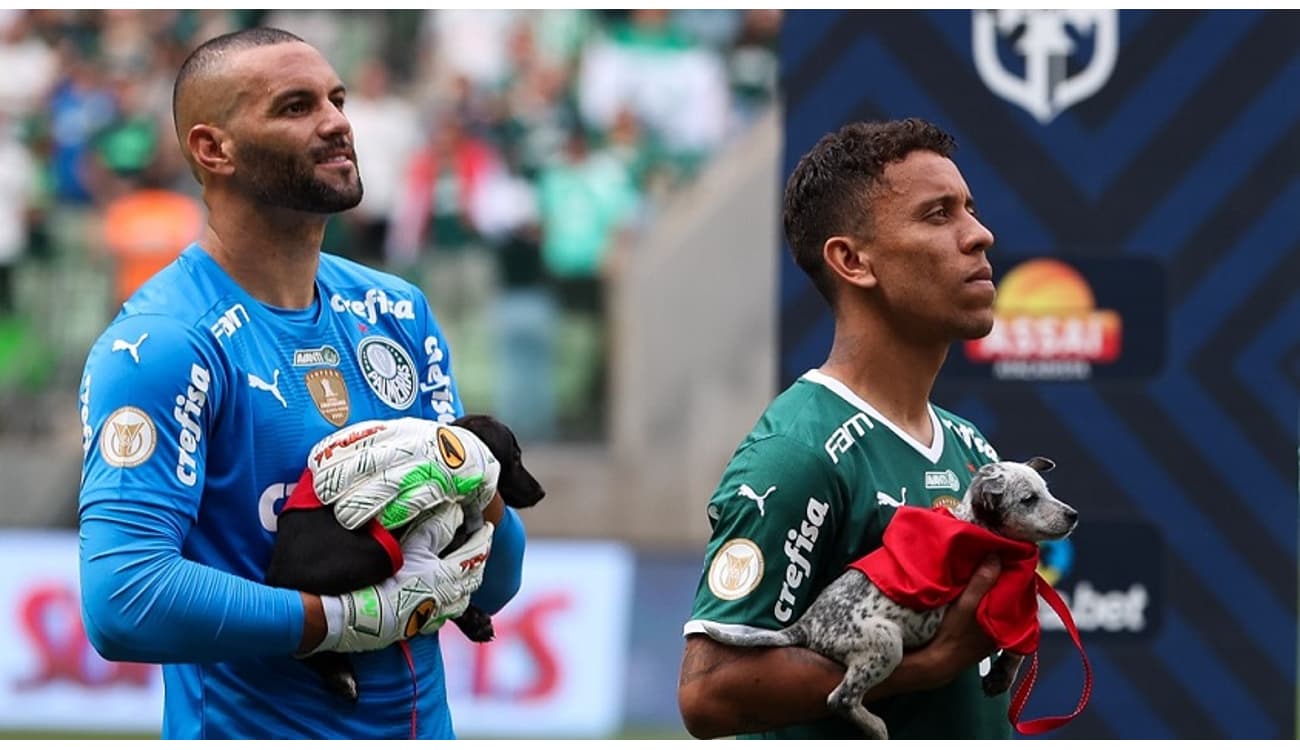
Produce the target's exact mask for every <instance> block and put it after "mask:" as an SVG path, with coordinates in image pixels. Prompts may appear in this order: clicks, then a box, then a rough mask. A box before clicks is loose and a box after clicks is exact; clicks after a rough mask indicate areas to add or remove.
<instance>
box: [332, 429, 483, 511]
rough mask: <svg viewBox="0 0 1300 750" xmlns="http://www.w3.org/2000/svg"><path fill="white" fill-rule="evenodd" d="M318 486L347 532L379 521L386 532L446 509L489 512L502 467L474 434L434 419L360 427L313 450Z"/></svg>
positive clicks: (344, 430)
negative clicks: (448, 505) (447, 506)
mask: <svg viewBox="0 0 1300 750" xmlns="http://www.w3.org/2000/svg"><path fill="white" fill-rule="evenodd" d="M307 467H308V468H309V469H310V470H311V472H312V486H313V489H314V490H315V492H316V496H317V497H318V498H320V502H321V503H322V504H323V505H328V506H331V507H332V508H333V509H334V516H335V518H337V519H338V522H339V523H340V524H341V525H342V526H343V527H344V528H347V529H357V528H360V527H361V526H362V525H364V524H365V523H367V522H368V521H370V519H372V518H378V519H379V522H380V523H381V524H383V526H384V527H385V528H387V529H395V528H398V527H400V526H403V525H405V524H407V523H410V522H411V521H412V520H413V519H415V518H417V517H419V516H420V515H421V514H423V513H425V512H426V511H430V510H432V509H434V508H437V507H438V506H440V505H442V504H444V503H452V504H461V505H465V506H467V507H472V508H474V509H476V510H478V511H482V509H483V508H484V507H486V506H487V504H488V503H489V502H491V500H492V497H493V496H494V495H495V494H496V487H497V480H498V478H499V477H500V474H501V465H500V464H499V463H498V462H497V460H496V457H494V456H493V455H492V452H491V451H489V450H488V448H487V446H485V445H484V444H483V442H482V441H481V440H480V439H479V438H478V436H476V435H475V434H474V433H472V432H470V431H469V430H467V429H465V428H463V427H457V426H454V425H443V424H439V423H437V422H433V421H430V420H427V419H417V418H415V417H402V418H400V419H375V420H369V421H366V422H358V423H357V424H354V425H352V426H350V427H347V428H345V429H342V430H339V431H338V432H335V433H334V434H332V435H330V436H329V437H327V438H325V439H324V440H322V441H320V442H319V443H317V444H316V445H315V446H313V447H312V450H311V452H310V453H309V454H308V456H307Z"/></svg>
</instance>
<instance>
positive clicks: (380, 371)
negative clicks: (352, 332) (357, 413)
mask: <svg viewBox="0 0 1300 750" xmlns="http://www.w3.org/2000/svg"><path fill="white" fill-rule="evenodd" d="M357 360H358V361H359V362H360V363H361V373H362V375H364V376H365V378H366V384H367V385H369V386H370V390H372V391H374V392H375V395H376V396H378V397H379V400H380V401H383V402H384V403H385V404H388V405H389V406H391V407H393V408H394V409H397V410H399V411H400V410H402V409H405V408H407V407H408V406H410V405H411V404H413V403H415V389H416V386H415V363H414V362H412V361H411V355H409V354H407V353H406V350H405V349H403V348H402V347H400V346H398V345H397V343H396V342H395V341H393V340H392V339H389V338H385V337H383V336H368V337H366V338H364V339H361V343H359V344H357Z"/></svg>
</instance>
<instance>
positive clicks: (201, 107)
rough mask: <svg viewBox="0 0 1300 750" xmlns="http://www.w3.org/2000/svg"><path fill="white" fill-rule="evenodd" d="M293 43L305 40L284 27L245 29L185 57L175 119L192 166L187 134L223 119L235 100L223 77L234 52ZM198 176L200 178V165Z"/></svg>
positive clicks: (178, 82)
mask: <svg viewBox="0 0 1300 750" xmlns="http://www.w3.org/2000/svg"><path fill="white" fill-rule="evenodd" d="M291 42H299V43H305V42H303V40H302V38H300V37H298V36H296V35H294V34H290V33H289V32H287V31H283V30H281V29H272V28H260V27H259V28H253V29H244V30H243V31H235V32H231V33H229V34H222V35H221V36H218V37H213V38H212V39H209V40H208V41H206V42H204V43H203V44H201V45H199V47H198V48H197V49H195V50H194V51H193V52H191V53H190V56H189V57H187V58H185V62H184V63H182V64H181V69H180V71H179V72H178V73H177V74H176V84H175V85H174V86H173V87H172V121H173V123H174V124H175V126H176V137H177V139H178V140H179V141H180V144H181V150H182V151H183V152H185V158H186V160H187V161H189V162H190V165H191V167H192V168H193V167H194V160H193V157H192V156H191V155H190V153H189V149H188V148H186V147H185V139H186V133H188V132H189V129H190V128H192V127H194V125H196V124H198V123H221V122H223V121H224V119H225V116H226V115H227V114H229V112H230V110H231V108H232V106H233V105H234V104H235V103H236V100H237V94H238V90H237V89H236V88H235V87H232V86H230V85H228V83H227V82H226V81H224V80H223V79H224V78H225V76H226V75H227V74H228V72H229V67H230V65H229V61H230V58H231V56H232V54H233V53H236V52H241V51H243V50H248V49H253V48H255V47H267V46H271V45H275V44H288V43H291ZM195 177H199V173H198V170H197V168H195ZM200 182H202V180H201V179H200Z"/></svg>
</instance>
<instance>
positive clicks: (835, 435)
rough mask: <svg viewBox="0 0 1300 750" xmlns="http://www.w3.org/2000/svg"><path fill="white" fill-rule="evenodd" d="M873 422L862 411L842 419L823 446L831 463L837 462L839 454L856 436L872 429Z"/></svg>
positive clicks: (849, 445)
mask: <svg viewBox="0 0 1300 750" xmlns="http://www.w3.org/2000/svg"><path fill="white" fill-rule="evenodd" d="M875 428H876V424H875V422H872V421H871V418H870V417H868V416H867V415H866V414H864V413H862V412H858V413H857V414H854V415H853V416H851V417H849V418H848V419H846V420H845V421H844V424H842V425H840V426H839V429H837V430H835V432H832V433H831V435H830V437H828V438H826V443H825V445H824V446H823V447H824V448H825V449H826V455H827V456H830V459H831V463H835V464H837V463H839V462H840V456H842V455H844V454H845V453H846V452H847V451H848V450H849V448H852V447H853V444H854V443H856V442H857V441H858V438H860V437H862V436H863V435H866V434H867V430H874V429H875Z"/></svg>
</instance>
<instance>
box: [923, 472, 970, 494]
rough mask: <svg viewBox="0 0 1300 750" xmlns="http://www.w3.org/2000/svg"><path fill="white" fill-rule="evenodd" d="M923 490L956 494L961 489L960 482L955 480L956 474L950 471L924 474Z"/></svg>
mask: <svg viewBox="0 0 1300 750" xmlns="http://www.w3.org/2000/svg"><path fill="white" fill-rule="evenodd" d="M925 488H926V489H927V490H948V491H950V492H956V491H957V490H958V489H960V488H961V481H960V480H958V479H957V474H956V473H955V472H954V471H953V470H952V469H945V470H944V471H927V472H925Z"/></svg>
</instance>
